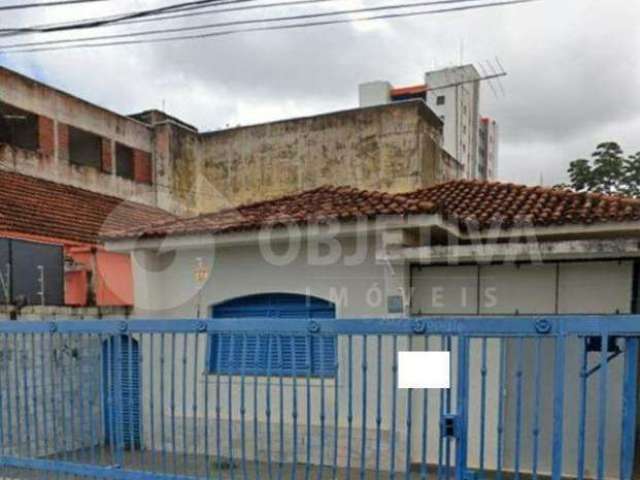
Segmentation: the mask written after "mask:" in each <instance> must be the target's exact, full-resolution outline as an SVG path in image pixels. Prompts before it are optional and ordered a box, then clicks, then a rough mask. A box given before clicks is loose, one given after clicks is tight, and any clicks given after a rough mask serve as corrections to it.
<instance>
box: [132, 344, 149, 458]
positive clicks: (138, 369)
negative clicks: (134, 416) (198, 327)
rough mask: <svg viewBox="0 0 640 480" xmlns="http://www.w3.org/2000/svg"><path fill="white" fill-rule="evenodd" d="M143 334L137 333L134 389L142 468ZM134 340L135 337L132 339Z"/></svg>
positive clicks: (143, 441) (143, 427)
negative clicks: (135, 382) (135, 384)
mask: <svg viewBox="0 0 640 480" xmlns="http://www.w3.org/2000/svg"><path fill="white" fill-rule="evenodd" d="M144 338H145V336H144V334H142V333H140V334H139V335H138V339H137V342H138V343H137V352H138V355H137V357H136V358H137V359H138V362H137V363H136V369H135V371H136V380H137V386H136V391H137V392H138V395H137V405H138V423H137V430H136V435H137V437H138V445H137V447H138V461H139V462H140V468H141V469H142V468H143V467H144V462H145V452H144V449H145V440H144V435H145V433H144V430H145V426H144V418H145V415H144V388H145V384H144V365H145V364H144V359H145V352H146V349H145V348H144ZM134 340H135V339H134Z"/></svg>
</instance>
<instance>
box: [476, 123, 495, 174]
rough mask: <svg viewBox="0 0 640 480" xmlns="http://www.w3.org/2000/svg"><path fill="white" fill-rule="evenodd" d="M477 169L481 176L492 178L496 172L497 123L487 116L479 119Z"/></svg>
mask: <svg viewBox="0 0 640 480" xmlns="http://www.w3.org/2000/svg"><path fill="white" fill-rule="evenodd" d="M478 169H479V173H480V177H481V178H486V179H488V180H494V179H495V178H496V176H497V174H498V124H497V123H496V121H495V120H493V119H491V118H489V117H482V118H481V119H480V134H479V136H478Z"/></svg>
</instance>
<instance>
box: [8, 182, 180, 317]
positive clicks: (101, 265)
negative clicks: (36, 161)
mask: <svg viewBox="0 0 640 480" xmlns="http://www.w3.org/2000/svg"><path fill="white" fill-rule="evenodd" d="M168 218H174V217H173V216H172V215H170V214H168V213H167V212H165V211H163V210H160V209H158V208H154V207H150V206H146V205H142V204H139V203H135V202H126V201H124V200H122V199H120V198H116V197H113V196H109V195H104V194H100V193H95V192H91V191H89V190H85V189H82V188H77V187H72V186H68V185H62V184H59V183H54V182H51V181H48V180H43V179H40V178H36V177H30V176H26V175H22V174H20V173H15V172H10V171H0V273H2V276H1V278H2V286H3V288H2V289H0V304H8V305H13V306H21V307H24V306H34V305H35V306H41V305H42V306H74V307H85V306H98V307H116V306H120V307H124V306H131V305H132V304H133V285H132V272H131V263H130V259H129V257H128V255H123V254H119V253H112V252H107V251H105V250H104V248H103V247H102V245H101V242H100V240H99V236H100V234H101V233H102V232H104V231H106V230H105V229H112V228H114V227H117V228H126V227H135V226H137V225H139V224H141V223H148V222H154V221H158V220H165V219H168Z"/></svg>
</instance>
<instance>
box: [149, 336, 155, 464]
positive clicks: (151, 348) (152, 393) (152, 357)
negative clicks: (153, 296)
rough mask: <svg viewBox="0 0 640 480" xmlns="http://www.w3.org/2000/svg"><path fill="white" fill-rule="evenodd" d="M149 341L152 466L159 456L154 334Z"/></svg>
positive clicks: (150, 451)
mask: <svg viewBox="0 0 640 480" xmlns="http://www.w3.org/2000/svg"><path fill="white" fill-rule="evenodd" d="M147 338H148V339H149V371H148V373H147V375H148V376H149V461H150V464H151V465H152V466H153V465H156V462H157V456H156V453H155V452H156V426H155V423H156V412H155V408H154V407H155V405H154V402H153V399H154V397H155V396H156V389H155V383H154V376H155V375H154V372H155V368H154V363H155V361H156V357H155V351H154V350H155V347H154V343H155V337H154V334H153V333H150V334H149V336H148V337H147Z"/></svg>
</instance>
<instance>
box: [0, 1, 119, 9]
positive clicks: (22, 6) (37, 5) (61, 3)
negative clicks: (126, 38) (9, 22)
mask: <svg viewBox="0 0 640 480" xmlns="http://www.w3.org/2000/svg"><path fill="white" fill-rule="evenodd" d="M106 1H108V0H58V1H55V2H38V3H22V4H13V5H0V10H24V9H27V8H41V7H59V6H64V5H74V4H78V3H96V2H106Z"/></svg>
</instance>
